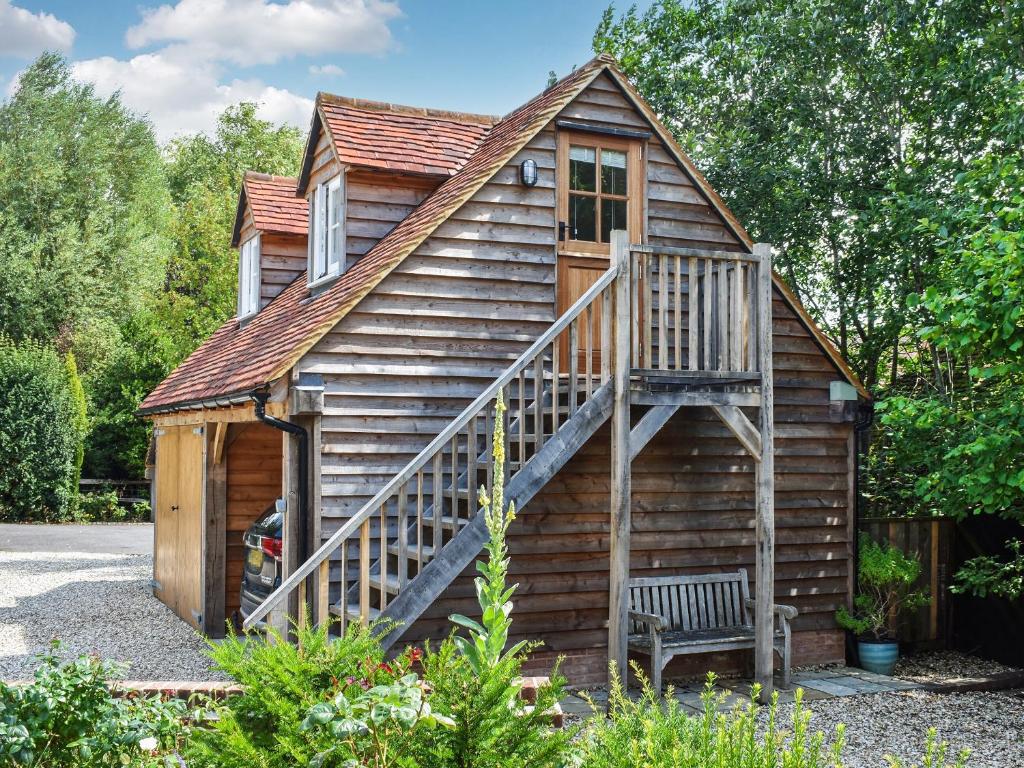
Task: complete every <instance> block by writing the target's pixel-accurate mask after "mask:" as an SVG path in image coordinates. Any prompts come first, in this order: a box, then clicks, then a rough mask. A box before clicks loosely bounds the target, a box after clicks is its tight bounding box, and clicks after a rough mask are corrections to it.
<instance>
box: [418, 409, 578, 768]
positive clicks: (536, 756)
mask: <svg viewBox="0 0 1024 768" xmlns="http://www.w3.org/2000/svg"><path fill="white" fill-rule="evenodd" d="M505 408H506V406H505V401H504V399H503V398H501V397H499V398H498V401H497V403H496V405H495V414H494V425H495V428H494V437H493V446H492V456H493V462H492V465H493V475H492V476H493V478H494V481H493V484H492V489H491V492H490V494H488V493H487V490H486V488H483V487H481V488H480V492H479V499H480V506H481V507H482V508H483V512H482V514H483V515H484V520H485V522H486V525H487V531H488V533H489V534H490V537H489V540H488V542H487V545H486V550H487V560H486V561H477V564H476V567H477V571H479V573H480V576H478V577H477V578H476V580H475V584H476V594H477V600H478V602H479V604H480V611H481V614H482V616H481V620H480V622H477V621H475V620H473V619H470V618H467V617H466V616H461V615H453V616H452V617H451V620H452V622H454V623H455V624H457V625H458V626H461V627H464V628H466V629H468V631H469V637H468V638H466V637H460V636H455V637H450V638H448V639H447V640H446V641H445V642H444V643H442V645H441V647H440V649H439V650H438V651H437V652H436V653H431V654H428V656H427V658H426V660H425V661H424V669H425V676H426V678H427V679H428V680H429V681H430V682H431V684H432V685H433V686H435V689H434V693H433V701H434V702H435V704H436V706H437V707H438V708H439V709H441V710H442V711H445V712H448V713H450V715H451V718H452V720H453V722H454V727H453V728H451V729H445V730H443V731H438V732H435V733H433V734H431V735H430V737H428V738H427V740H426V741H425V743H424V744H423V745H422V747H421V749H420V754H419V758H420V762H421V764H422V765H425V766H439V767H440V766H448V765H455V766H461V767H463V768H470V767H473V768H485V767H486V768H491V767H492V766H493V767H494V768H498V767H499V766H508V768H513V767H514V766H523V765H529V766H536V767H538V768H543V767H544V766H558V765H561V764H562V761H563V759H564V756H565V755H566V750H567V744H568V735H567V734H566V733H565V732H560V733H551V732H550V729H551V723H552V718H551V714H550V713H551V712H552V711H553V708H554V705H555V704H556V703H557V702H558V700H559V698H560V697H561V695H562V692H563V690H564V686H565V681H564V679H562V678H561V677H560V676H559V675H558V672H557V670H555V673H554V675H553V677H552V681H551V684H550V685H547V686H544V687H543V688H542V689H541V690H540V691H539V692H538V696H537V701H536V702H535V703H534V705H533V706H528V705H527V704H526V703H525V702H524V701H522V697H521V695H520V693H521V689H522V680H521V678H520V670H521V668H522V664H523V661H524V660H525V659H526V655H527V653H528V652H529V651H531V650H533V648H535V647H536V646H535V645H531V644H527V643H526V641H519V642H517V643H515V644H513V645H512V646H511V647H510V648H508V649H507V650H506V648H505V646H506V645H507V644H508V635H509V629H510V627H511V626H512V595H513V594H514V592H515V589H516V586H518V585H513V586H511V587H509V586H507V585H506V581H507V576H508V565H509V558H508V546H507V545H506V541H505V535H506V533H507V531H508V528H509V526H510V525H511V524H512V521H513V520H515V509H514V507H513V505H511V504H510V505H509V506H508V508H507V509H506V507H505V489H504V477H505V430H504V413H505Z"/></svg>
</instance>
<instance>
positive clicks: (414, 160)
mask: <svg viewBox="0 0 1024 768" xmlns="http://www.w3.org/2000/svg"><path fill="white" fill-rule="evenodd" d="M317 109H318V110H319V112H320V114H322V115H323V123H324V125H325V126H326V128H327V131H328V133H329V134H330V136H331V138H332V140H333V141H334V148H335V153H336V154H337V156H338V160H339V161H340V162H342V163H345V164H346V165H358V166H364V167H370V168H380V169H384V170H389V171H395V172H398V173H416V174H430V175H438V176H451V175H452V174H453V173H455V172H456V171H458V170H459V168H461V167H462V165H463V164H464V163H465V162H466V160H467V159H469V156H470V155H471V154H472V152H473V150H474V149H476V148H477V147H478V146H479V144H480V141H481V140H482V139H483V137H484V136H485V135H486V134H487V132H488V131H489V130H490V129H491V127H492V126H494V124H495V123H497V122H498V118H497V117H491V116H490V115H473V114H467V113H464V112H444V111H441V110H432V109H420V108H418V107H404V106H399V105H395V104H384V103H381V102H375V101H365V100H362V99H349V98H344V97H341V96H333V95H331V94H329V93H320V94H318V96H317Z"/></svg>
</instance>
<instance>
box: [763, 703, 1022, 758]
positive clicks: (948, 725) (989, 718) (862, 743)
mask: <svg viewBox="0 0 1024 768" xmlns="http://www.w3.org/2000/svg"><path fill="white" fill-rule="evenodd" d="M806 706H807V708H808V709H809V710H810V711H811V713H812V714H811V729H812V730H813V731H822V732H823V733H825V734H826V735H828V736H831V735H832V734H833V733H834V731H835V727H836V725H837V724H839V723H845V724H846V748H845V749H844V750H843V758H844V760H843V765H844V766H845V768H880V766H886V765H889V763H888V762H887V761H886V760H885V756H886V755H894V756H896V757H898V758H900V760H902V761H903V765H904V766H908V767H909V766H916V765H920V764H921V757H922V754H923V752H924V738H925V734H926V733H927V731H928V728H930V727H934V728H935V729H936V730H937V731H938V738H939V740H940V741H947V742H949V745H950V749H949V751H948V752H947V758H946V759H947V760H949V762H950V763H952V762H953V759H954V758H955V756H956V754H957V752H958V751H959V750H961V749H963V748H967V749H969V750H970V751H971V757H970V759H969V760H968V762H967V765H968V768H1020V767H1021V766H1024V699H1022V698H1021V695H1020V692H1016V693H1011V692H998V693H949V694H937V693H926V692H924V691H899V692H893V693H872V694H865V695H861V696H846V697H841V698H835V699H821V700H818V701H811V702H807V704H806ZM779 708H780V710H781V713H780V714H781V716H782V718H783V719H784V720H785V719H787V718H788V717H789V714H790V712H791V711H792V705H791V704H783V705H780V707H779Z"/></svg>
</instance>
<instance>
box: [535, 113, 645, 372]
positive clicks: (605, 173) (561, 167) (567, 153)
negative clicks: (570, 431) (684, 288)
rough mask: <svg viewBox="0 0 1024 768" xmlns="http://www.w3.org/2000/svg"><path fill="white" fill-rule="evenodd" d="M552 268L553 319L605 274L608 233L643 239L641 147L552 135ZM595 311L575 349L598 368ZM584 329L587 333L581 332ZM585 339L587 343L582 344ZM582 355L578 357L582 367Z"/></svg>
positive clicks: (633, 142) (565, 360) (603, 138)
mask: <svg viewBox="0 0 1024 768" xmlns="http://www.w3.org/2000/svg"><path fill="white" fill-rule="evenodd" d="M556 173H557V185H558V190H557V193H558V266H557V270H556V275H555V279H556V283H557V291H556V293H557V295H556V302H555V304H556V307H555V309H556V314H557V315H558V316H561V315H562V314H564V313H565V312H566V310H568V309H569V307H571V306H572V305H573V304H574V303H575V302H576V301H577V300H578V299H579V298H580V296H582V295H583V294H584V293H586V291H587V289H588V288H590V286H592V285H593V284H594V283H595V282H596V281H597V279H598V278H599V277H600V276H601V275H602V274H603V273H604V272H605V271H606V270H607V269H608V267H609V265H610V263H611V262H610V258H611V232H612V230H616V229H625V230H626V231H627V232H629V240H630V242H632V243H639V242H641V241H642V239H643V231H644V227H643V215H644V205H643V200H644V190H645V184H644V172H643V143H642V142H641V140H639V139H623V138H620V137H617V136H609V135H604V134H599V133H593V134H591V133H579V132H572V131H559V133H558V163H557V171H556ZM600 313H601V308H600V307H599V306H597V307H595V308H594V310H593V313H592V315H591V316H590V318H589V323H587V322H586V321H587V320H588V318H586V317H584V318H582V320H583V321H584V322H581V323H580V330H579V334H578V339H579V349H580V350H585V349H586V347H587V344H588V343H589V344H590V345H591V346H592V349H594V350H595V353H594V358H593V359H594V363H593V365H595V366H599V365H600V362H601V361H600V349H601V317H600ZM585 326H589V328H587V327H585ZM588 336H589V338H588ZM568 343H569V342H568V336H567V335H565V334H563V336H562V339H561V349H560V350H559V356H560V359H561V360H562V364H561V366H560V367H561V369H562V371H563V372H565V371H567V370H568V369H569V354H568ZM584 356H585V355H584V353H583V352H582V351H581V352H580V354H579V365H583V360H584Z"/></svg>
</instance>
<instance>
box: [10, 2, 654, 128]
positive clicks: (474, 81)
mask: <svg viewBox="0 0 1024 768" xmlns="http://www.w3.org/2000/svg"><path fill="white" fill-rule="evenodd" d="M608 1H609V0H574V1H573V2H561V1H559V0H546V1H545V0H526V1H524V2H503V3H495V2H486V0H478V2H469V1H467V0H453V1H451V2H441V1H437V2H430V1H429V0H175V1H174V2H165V3H163V4H161V3H157V2H153V3H147V2H145V0H142V2H139V0H117V1H115V2H104V3H100V2H82V0H70V1H68V0H48V1H47V0H40V1H35V0H0V92H9V90H10V88H11V87H12V86H11V84H12V82H14V81H15V80H16V77H17V73H18V72H19V71H20V70H21V69H23V68H24V67H25V66H26V65H27V64H28V63H29V61H31V59H32V58H33V57H34V56H35V55H38V53H39V52H40V51H42V50H45V49H56V50H61V51H62V52H63V53H65V55H67V56H68V58H69V60H70V61H71V62H72V63H73V65H74V72H75V75H76V77H78V78H80V79H82V80H88V81H90V82H94V83H95V84H96V86H97V89H98V90H99V91H100V92H101V93H108V92H110V91H112V90H114V89H115V88H116V89H119V90H121V91H122V93H123V97H124V100H125V101H126V102H127V103H128V105H129V106H130V107H132V108H133V109H135V110H136V111H138V112H142V113H146V114H147V115H149V117H150V119H151V120H152V121H153V123H154V124H155V126H156V129H157V133H158V135H159V136H160V138H161V139H167V138H170V137H171V136H174V135H176V134H180V133H187V132H192V131H196V130H207V129H209V128H210V127H211V126H212V125H213V122H214V119H215V117H216V115H217V114H218V113H219V112H220V111H221V110H222V109H223V108H224V107H225V106H227V105H228V104H230V103H234V102H237V101H240V100H242V99H245V100H250V101H258V102H260V103H261V105H262V107H261V109H262V114H263V116H265V117H266V118H268V119H271V120H274V121H277V122H290V123H293V124H296V125H299V126H301V127H303V128H304V127H306V126H307V125H308V121H309V115H310V109H311V106H312V98H313V97H314V96H315V95H316V92H317V91H318V90H325V91H331V92H333V93H338V94H342V95H346V96H358V97H362V98H367V99H376V100H379V101H392V102H397V103H402V104H412V105H417V106H431V107H439V108H444V109H454V110H464V111H471V112H485V113H490V114H503V113H505V112H508V111H509V110H510V109H512V108H513V107H515V106H517V105H518V104H520V103H522V102H523V101H525V100H526V99H528V98H530V97H531V96H532V95H534V94H535V93H537V92H538V91H540V90H541V89H543V87H544V85H545V82H546V80H547V73H548V71H549V70H555V72H557V73H558V74H559V76H561V75H564V74H566V73H567V72H569V70H570V69H571V68H572V66H573V65H574V64H582V63H583V62H585V61H587V60H588V59H589V58H590V57H591V55H592V52H591V47H590V44H591V38H592V35H593V31H594V28H595V27H596V25H597V23H598V21H599V19H600V17H601V13H602V11H603V10H604V8H605V7H606V6H607V5H608ZM649 4H650V0H641V1H640V2H639V3H638V5H639V6H640V7H641V8H644V7H646V6H647V5H649ZM620 6H622V7H625V4H622V3H620Z"/></svg>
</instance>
